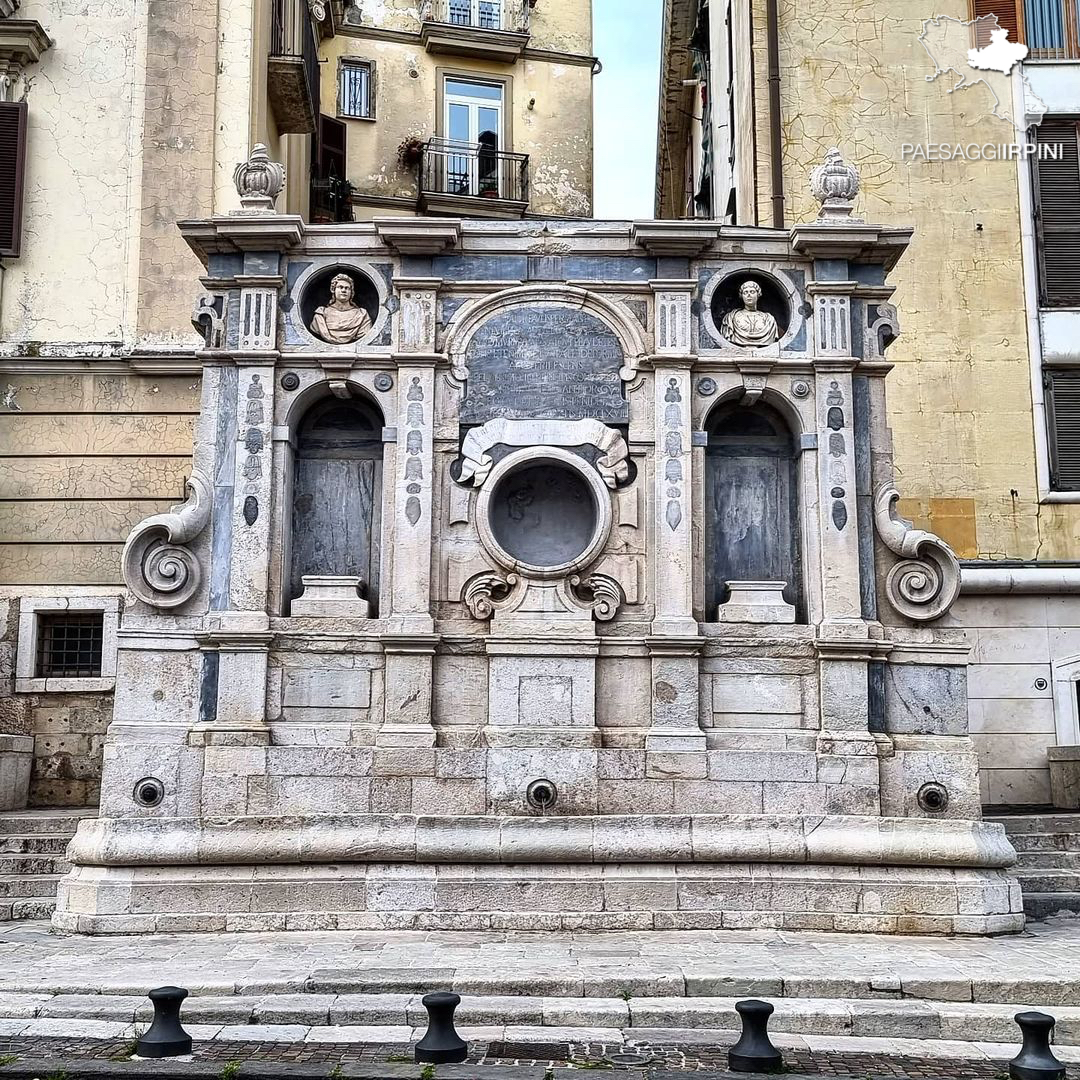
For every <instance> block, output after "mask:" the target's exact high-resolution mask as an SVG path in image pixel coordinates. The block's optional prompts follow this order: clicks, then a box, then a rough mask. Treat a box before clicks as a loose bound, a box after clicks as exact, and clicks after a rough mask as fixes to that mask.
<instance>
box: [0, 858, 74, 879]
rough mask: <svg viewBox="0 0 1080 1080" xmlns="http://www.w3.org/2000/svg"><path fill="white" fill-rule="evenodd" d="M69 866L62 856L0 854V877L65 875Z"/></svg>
mask: <svg viewBox="0 0 1080 1080" xmlns="http://www.w3.org/2000/svg"><path fill="white" fill-rule="evenodd" d="M70 869H71V864H70V863H69V862H68V861H67V859H65V858H64V856H63V855H52V854H50V855H38V854H34V855H27V854H19V855H4V854H0V876H3V875H5V874H20V875H25V876H34V875H41V874H51V875H54V876H55V875H58V874H66V873H67V872H68V870H70Z"/></svg>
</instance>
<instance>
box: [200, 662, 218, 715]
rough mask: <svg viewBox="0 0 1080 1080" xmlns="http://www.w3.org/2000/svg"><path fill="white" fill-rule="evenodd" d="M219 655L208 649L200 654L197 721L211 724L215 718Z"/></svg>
mask: <svg viewBox="0 0 1080 1080" xmlns="http://www.w3.org/2000/svg"><path fill="white" fill-rule="evenodd" d="M220 660H221V656H220V654H219V653H218V652H216V651H214V650H211V649H208V650H206V651H205V652H204V653H203V654H202V675H201V677H200V679H199V723H200V724H212V723H213V722H214V721H215V720H217V696H218V672H219V670H220Z"/></svg>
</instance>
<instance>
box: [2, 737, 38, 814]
mask: <svg viewBox="0 0 1080 1080" xmlns="http://www.w3.org/2000/svg"><path fill="white" fill-rule="evenodd" d="M33 764H34V738H33V736H32V735H0V810H22V809H24V808H25V806H26V802H27V798H28V797H29V793H30V770H31V768H32V767H33Z"/></svg>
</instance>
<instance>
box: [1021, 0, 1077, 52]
mask: <svg viewBox="0 0 1080 1080" xmlns="http://www.w3.org/2000/svg"><path fill="white" fill-rule="evenodd" d="M1024 32H1025V39H1026V42H1027V46H1028V48H1029V49H1030V50H1031V51H1030V53H1029V58H1030V59H1032V60H1080V15H1078V12H1077V0H1025V3H1024Z"/></svg>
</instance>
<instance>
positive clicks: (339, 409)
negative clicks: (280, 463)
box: [289, 398, 383, 616]
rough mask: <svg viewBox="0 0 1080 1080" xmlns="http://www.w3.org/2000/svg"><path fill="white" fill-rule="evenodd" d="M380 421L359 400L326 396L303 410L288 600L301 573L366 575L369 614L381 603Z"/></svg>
mask: <svg viewBox="0 0 1080 1080" xmlns="http://www.w3.org/2000/svg"><path fill="white" fill-rule="evenodd" d="M382 428H383V420H382V417H381V415H380V414H379V411H378V409H377V408H376V407H375V406H374V405H372V404H369V403H368V402H366V401H363V400H361V399H358V398H354V399H352V400H350V401H344V400H341V399H339V398H325V399H323V400H321V401H318V402H316V403H315V404H314V405H312V406H311V407H310V408H309V409H308V411H307V412H306V413H305V414H304V415H303V417H302V418H301V420H300V423H299V425H298V426H297V431H296V450H295V457H294V468H293V481H292V534H291V539H292V543H291V545H290V549H291V559H290V568H289V599H290V600H294V599H295V598H296V597H297V596H299V595H300V594H301V593H302V592H303V591H304V585H303V581H302V579H303V577H304V575H305V574H310V575H334V576H342V577H346V576H347V577H359V578H362V579H363V589H362V592H363V596H364V598H365V599H366V600H367V601H368V602H369V604H370V605H371V614H372V615H373V616H374V615H376V614H377V613H378V604H379V554H380V549H379V535H380V529H381V517H382V515H381V512H380V508H381V505H382V472H383V441H382Z"/></svg>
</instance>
